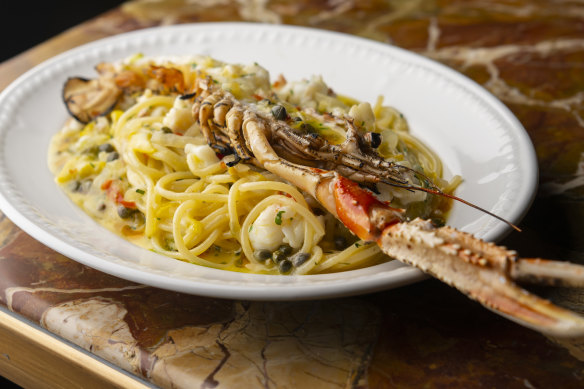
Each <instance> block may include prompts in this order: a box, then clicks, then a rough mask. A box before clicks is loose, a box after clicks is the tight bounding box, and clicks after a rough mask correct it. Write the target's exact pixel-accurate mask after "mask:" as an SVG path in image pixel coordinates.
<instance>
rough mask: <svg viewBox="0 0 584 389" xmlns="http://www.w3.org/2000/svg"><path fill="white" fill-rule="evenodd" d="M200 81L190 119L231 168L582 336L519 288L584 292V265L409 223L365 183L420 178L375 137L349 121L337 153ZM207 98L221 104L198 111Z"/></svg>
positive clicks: (397, 254) (555, 329) (392, 251)
mask: <svg viewBox="0 0 584 389" xmlns="http://www.w3.org/2000/svg"><path fill="white" fill-rule="evenodd" d="M199 82H200V84H201V85H202V87H201V88H199V91H198V99H199V101H198V102H195V104H194V106H193V114H194V115H195V118H196V119H197V120H199V122H200V124H201V127H207V132H205V134H207V140H208V142H209V144H210V145H211V146H212V147H213V146H215V147H217V144H218V143H220V146H219V147H220V148H221V149H224V148H229V147H230V145H233V149H232V150H234V151H233V152H234V153H236V156H235V157H234V161H238V160H246V161H250V162H252V163H254V164H255V165H257V166H259V167H261V168H263V169H265V170H268V171H270V172H272V173H274V174H276V175H278V176H279V177H281V178H283V179H285V180H287V181H289V182H290V183H292V184H293V185H295V186H297V187H298V188H300V189H302V190H303V191H305V192H307V193H308V194H310V195H311V196H313V197H314V198H315V199H316V200H317V201H318V202H319V203H320V204H321V205H322V206H323V207H324V208H325V209H326V210H327V211H328V212H330V213H331V214H332V215H334V216H335V217H336V218H338V219H339V220H340V221H341V222H342V223H343V224H344V225H345V226H347V227H348V228H349V230H351V231H352V232H353V233H354V234H355V235H357V236H358V237H359V238H361V239H363V240H365V241H374V242H376V243H377V244H378V245H379V247H380V248H381V250H382V251H383V252H384V253H385V254H387V255H389V256H390V257H392V258H395V259H397V260H399V261H401V262H404V263H406V264H409V265H412V266H415V267H417V268H419V269H421V270H422V271H424V272H425V273H427V274H429V275H431V276H433V277H435V278H437V279H439V280H441V281H443V282H445V283H447V284H449V285H451V286H453V287H455V288H456V289H458V290H459V291H461V292H463V293H464V294H466V295H467V296H468V297H470V298H472V299H474V300H476V301H478V302H479V303H481V304H482V305H484V306H485V307H487V308H489V309H491V310H493V311H494V312H496V313H498V314H500V315H502V316H504V317H507V318H509V319H511V320H513V321H515V322H517V323H519V324H521V325H524V326H526V327H529V328H532V329H535V330H537V331H540V332H542V333H546V334H550V335H554V336H558V337H568V336H577V335H584V318H582V317H580V316H579V315H577V314H575V313H573V312H571V311H569V310H566V309H563V308H561V307H558V306H556V305H554V304H552V303H551V302H549V301H547V300H545V299H542V298H540V297H538V296H536V295H534V294H532V293H530V292H528V291H526V290H525V289H522V288H521V287H519V286H518V285H517V284H516V283H515V281H516V280H517V281H532V282H536V283H543V284H551V285H562V286H571V287H583V286H584V267H583V266H579V265H576V264H571V263H564V262H556V261H549V260H543V259H524V258H520V257H519V256H518V255H517V253H516V252H515V251H512V250H508V249H506V248H504V247H500V246H497V245H495V244H493V243H490V242H485V241H483V240H481V239H478V238H475V237H474V236H472V235H471V234H468V233H465V232H462V231H458V230H456V229H454V228H451V227H448V226H446V227H436V226H434V224H433V223H432V222H430V221H428V220H423V219H420V218H416V219H414V220H411V221H409V220H406V218H405V215H404V211H403V210H402V209H398V208H393V207H391V206H389V205H388V204H387V203H385V202H382V201H380V200H378V199H377V198H376V197H375V195H374V194H373V193H372V192H371V191H369V190H367V189H364V188H363V187H362V185H360V184H359V183H363V182H365V183H367V182H379V181H382V182H388V183H390V184H394V185H398V186H403V187H407V188H414V187H413V186H412V185H411V184H410V183H409V182H408V179H407V176H408V175H409V176H412V175H415V174H416V173H415V172H412V171H410V170H402V168H401V167H398V166H392V165H391V164H389V163H385V162H384V161H382V160H380V158H379V157H378V156H377V155H376V154H375V153H374V152H373V148H374V145H375V143H376V142H375V139H374V137H371V135H367V134H360V133H359V132H358V130H357V129H356V127H355V126H354V125H353V123H351V122H350V121H348V122H347V127H348V131H347V133H348V137H347V139H348V140H347V141H346V142H345V144H344V145H341V146H338V147H337V148H336V149H335V148H333V147H332V146H331V145H328V144H326V141H325V140H323V139H315V138H312V139H311V137H303V136H302V135H300V134H297V133H295V132H294V131H293V129H291V128H290V127H289V126H288V125H287V124H286V123H285V121H283V120H278V119H276V118H273V117H269V116H268V115H265V114H262V113H260V112H258V111H257V110H255V109H254V107H253V106H251V105H246V104H243V103H241V102H239V101H237V100H236V99H235V98H233V96H230V94H229V93H228V92H225V91H222V90H220V89H219V88H214V87H213V86H212V85H210V83H208V82H207V81H205V80H200V81H199ZM207 96H209V97H210V98H208V97H207ZM210 101H211V102H214V101H217V103H215V104H214V105H213V106H212V107H209V108H208V109H202V107H204V106H206V104H207V103H208V102H210ZM219 101H221V105H219V103H218V102H219ZM225 106H229V107H230V109H228V110H227V109H224V107H225ZM211 108H212V109H211ZM282 134H288V135H282ZM228 139H229V141H228ZM275 140H278V142H274V141H275ZM286 140H288V141H287V143H286ZM222 142H224V143H222ZM283 143H284V144H283ZM309 143H310V144H309ZM276 145H277V146H276ZM243 147H245V149H244V151H243V152H242V153H241V154H239V151H238V150H239V149H241V148H243ZM276 148H279V150H287V151H288V154H293V150H296V151H297V150H305V151H304V153H306V154H309V155H311V156H312V157H313V158H324V159H325V160H326V161H327V162H329V163H330V164H329V166H332V167H333V169H334V167H335V166H336V167H337V168H336V169H334V170H333V169H331V170H325V169H322V168H317V167H312V166H307V165H303V164H299V163H295V162H291V161H290V160H288V159H286V158H283V157H282V156H280V155H279V154H278V153H277V152H276V151H275V149H276ZM331 150H332V151H331ZM363 150H365V151H363ZM333 151H334V152H333ZM283 154H286V151H284V152H283ZM322 154H324V156H321V155H322ZM330 154H334V155H330ZM347 165H348V166H347ZM376 169H380V170H383V172H381V173H380V172H378V171H376ZM404 172H405V174H403V173H404ZM347 176H348V177H347ZM415 189H419V188H415ZM423 189H424V188H421V190H423Z"/></svg>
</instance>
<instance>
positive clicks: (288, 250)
mask: <svg viewBox="0 0 584 389" xmlns="http://www.w3.org/2000/svg"><path fill="white" fill-rule="evenodd" d="M278 250H280V251H281V252H283V253H284V254H285V255H290V254H292V247H290V246H289V245H287V244H283V245H281V246H280V247H278Z"/></svg>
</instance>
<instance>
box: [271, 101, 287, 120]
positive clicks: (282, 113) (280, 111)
mask: <svg viewBox="0 0 584 389" xmlns="http://www.w3.org/2000/svg"><path fill="white" fill-rule="evenodd" d="M272 115H274V117H275V118H276V119H277V120H286V118H287V117H288V112H286V108H284V107H282V106H281V105H279V104H278V105H274V106H273V107H272Z"/></svg>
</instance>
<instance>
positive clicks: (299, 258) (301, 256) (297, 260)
mask: <svg viewBox="0 0 584 389" xmlns="http://www.w3.org/2000/svg"><path fill="white" fill-rule="evenodd" d="M308 258H310V254H308V253H301V252H298V253H296V254H294V255H293V256H291V257H290V261H291V262H292V264H293V265H294V267H298V266H300V265H302V264H303V263H304V262H306V261H307V260H308Z"/></svg>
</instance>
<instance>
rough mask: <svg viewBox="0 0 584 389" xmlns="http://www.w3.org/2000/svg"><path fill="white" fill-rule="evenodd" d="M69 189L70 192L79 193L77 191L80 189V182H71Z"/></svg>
mask: <svg viewBox="0 0 584 389" xmlns="http://www.w3.org/2000/svg"><path fill="white" fill-rule="evenodd" d="M69 188H71V192H79V189H80V188H81V181H78V180H75V181H71V183H70V184H69Z"/></svg>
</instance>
